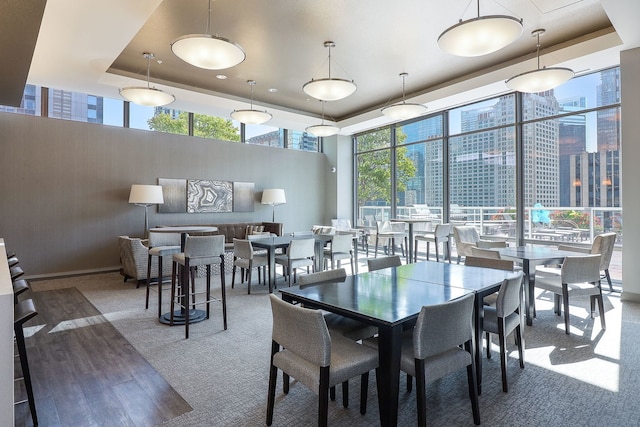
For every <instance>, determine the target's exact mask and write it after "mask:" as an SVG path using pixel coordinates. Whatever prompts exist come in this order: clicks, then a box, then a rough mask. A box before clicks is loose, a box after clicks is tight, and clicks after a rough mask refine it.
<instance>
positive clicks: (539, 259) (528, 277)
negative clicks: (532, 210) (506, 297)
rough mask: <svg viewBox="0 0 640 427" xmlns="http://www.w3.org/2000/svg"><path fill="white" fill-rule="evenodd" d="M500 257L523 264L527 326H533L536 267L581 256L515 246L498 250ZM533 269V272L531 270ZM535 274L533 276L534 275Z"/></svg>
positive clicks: (541, 248)
mask: <svg viewBox="0 0 640 427" xmlns="http://www.w3.org/2000/svg"><path fill="white" fill-rule="evenodd" d="M497 251H498V252H500V257H502V258H504V259H509V260H513V261H516V262H519V263H522V272H523V273H524V283H525V292H524V305H525V310H526V312H527V325H529V326H531V325H532V324H533V318H534V317H535V304H534V302H535V293H534V290H535V277H536V265H545V264H561V263H562V261H564V259H565V257H568V256H580V254H579V253H576V252H570V251H560V250H558V249H556V248H552V247H549V246H531V245H527V246H514V247H506V248H499V249H497ZM532 267H533V271H532V270H531V268H532ZM532 273H533V274H532Z"/></svg>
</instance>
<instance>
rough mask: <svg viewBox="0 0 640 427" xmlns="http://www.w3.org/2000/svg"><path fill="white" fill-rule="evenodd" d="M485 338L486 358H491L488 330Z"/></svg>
mask: <svg viewBox="0 0 640 427" xmlns="http://www.w3.org/2000/svg"><path fill="white" fill-rule="evenodd" d="M486 338H487V359H491V334H490V333H489V332H487V333H486Z"/></svg>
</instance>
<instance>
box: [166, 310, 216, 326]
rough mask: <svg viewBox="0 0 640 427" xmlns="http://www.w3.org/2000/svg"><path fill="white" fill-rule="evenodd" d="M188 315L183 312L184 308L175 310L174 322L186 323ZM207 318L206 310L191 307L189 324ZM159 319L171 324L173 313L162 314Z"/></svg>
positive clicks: (178, 323)
mask: <svg viewBox="0 0 640 427" xmlns="http://www.w3.org/2000/svg"><path fill="white" fill-rule="evenodd" d="M186 317H187V316H186V315H185V313H183V312H182V310H176V311H174V312H173V324H174V325H184V324H185V320H186ZM206 318H207V312H206V311H204V310H196V309H191V310H190V311H189V324H191V323H198V322H202V321H203V320H204V319H206ZM159 320H160V323H163V324H165V325H169V324H171V313H170V312H169V313H165V314H163V315H162V316H160V319H159Z"/></svg>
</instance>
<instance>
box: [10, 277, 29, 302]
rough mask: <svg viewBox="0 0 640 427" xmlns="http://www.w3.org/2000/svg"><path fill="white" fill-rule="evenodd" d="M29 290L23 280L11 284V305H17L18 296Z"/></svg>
mask: <svg viewBox="0 0 640 427" xmlns="http://www.w3.org/2000/svg"><path fill="white" fill-rule="evenodd" d="M28 289H29V282H27V281H26V280H25V279H18V280H15V281H14V282H13V304H14V305H17V304H18V295H20V294H21V293H23V292H24V291H26V290H28Z"/></svg>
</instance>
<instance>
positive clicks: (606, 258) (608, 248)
mask: <svg viewBox="0 0 640 427" xmlns="http://www.w3.org/2000/svg"><path fill="white" fill-rule="evenodd" d="M617 238H618V235H617V234H616V233H602V234H598V235H597V236H596V237H594V239H593V243H592V244H591V247H590V248H584V247H579V246H571V245H560V246H558V250H561V251H573V252H582V253H587V254H600V271H601V272H602V275H603V276H604V278H606V279H607V283H608V284H609V290H610V291H613V285H612V284H611V276H610V275H609V265H610V264H611V256H612V255H613V249H614V247H615V244H616V239H617Z"/></svg>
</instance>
